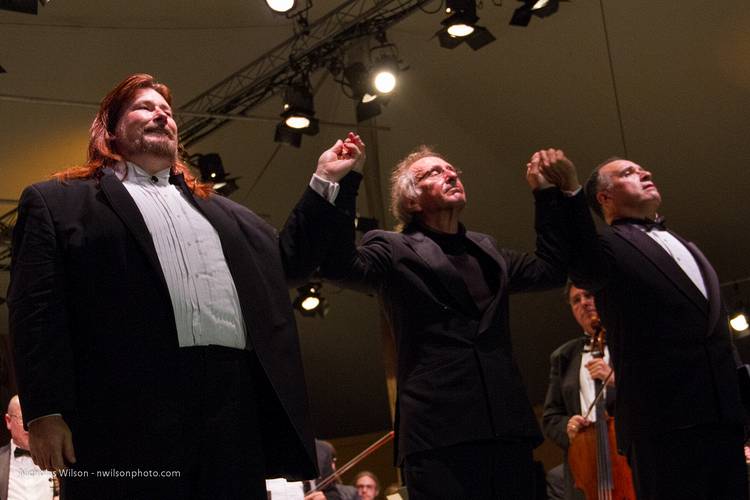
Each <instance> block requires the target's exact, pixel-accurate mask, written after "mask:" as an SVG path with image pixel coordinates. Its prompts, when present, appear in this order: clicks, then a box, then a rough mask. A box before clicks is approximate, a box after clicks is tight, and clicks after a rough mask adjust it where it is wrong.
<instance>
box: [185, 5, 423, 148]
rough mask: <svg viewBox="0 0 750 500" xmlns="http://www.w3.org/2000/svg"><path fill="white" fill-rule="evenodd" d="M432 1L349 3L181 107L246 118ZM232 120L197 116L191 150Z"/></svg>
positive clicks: (188, 138)
mask: <svg viewBox="0 0 750 500" xmlns="http://www.w3.org/2000/svg"><path fill="white" fill-rule="evenodd" d="M429 1H431V0H348V1H347V2H345V3H343V4H342V5H340V6H339V7H337V8H336V9H334V10H333V11H331V12H329V13H328V14H327V15H325V16H324V17H322V18H321V19H319V20H318V21H316V22H315V23H314V24H311V25H309V26H307V25H303V26H302V29H301V30H300V32H299V33H297V34H295V35H294V36H292V37H291V38H289V39H288V40H286V41H285V42H283V43H281V44H280V45H277V46H276V47H275V48H273V49H271V50H270V51H268V52H267V53H266V54H264V55H262V56H260V57H259V58H258V59H256V60H255V61H253V62H251V63H250V64H248V65H247V66H245V67H244V68H242V69H240V70H239V71H237V72H236V73H234V74H233V75H230V76H228V77H227V78H225V79H224V80H222V81H221V82H219V83H217V84H216V85H214V86H213V87H211V88H210V89H209V90H207V91H206V92H204V93H202V94H201V95H199V96H197V97H196V98H194V99H193V100H191V101H190V102H188V103H187V104H185V105H184V106H182V107H181V108H180V110H181V111H188V112H192V113H207V114H218V115H242V114H243V113H245V112H247V111H248V110H250V109H251V108H253V107H254V106H257V105H258V104H260V103H261V102H263V101H265V100H266V99H268V98H270V97H272V96H274V95H275V94H277V93H279V92H281V91H282V90H283V89H284V87H285V86H286V84H287V83H289V82H290V81H292V80H293V79H294V78H295V76H297V77H298V76H299V75H300V74H308V75H309V74H311V73H312V72H314V71H316V70H318V69H321V68H326V67H328V68H330V67H331V64H332V63H333V62H334V61H335V60H336V59H337V58H340V57H341V56H342V55H343V53H344V51H345V50H346V49H347V47H348V46H349V45H350V44H352V42H354V41H355V40H357V39H360V38H362V37H366V36H369V35H372V34H375V33H378V32H382V31H385V30H386V29H387V28H389V27H390V26H392V25H394V24H396V23H398V22H399V21H401V20H402V19H404V18H406V17H407V16H409V15H410V14H412V13H413V12H414V11H416V10H417V9H419V8H420V7H421V6H422V5H424V4H426V3H428V2H429ZM228 121H230V120H229V119H223V118H216V117H195V118H191V119H188V120H185V121H184V122H181V123H180V138H181V140H182V145H183V146H185V147H189V146H190V145H192V144H194V143H196V142H198V141H199V140H201V139H202V138H204V137H206V136H207V135H209V134H210V133H212V132H213V131H215V130H217V129H218V128H219V127H221V126H223V125H224V124H226V123H227V122H228Z"/></svg>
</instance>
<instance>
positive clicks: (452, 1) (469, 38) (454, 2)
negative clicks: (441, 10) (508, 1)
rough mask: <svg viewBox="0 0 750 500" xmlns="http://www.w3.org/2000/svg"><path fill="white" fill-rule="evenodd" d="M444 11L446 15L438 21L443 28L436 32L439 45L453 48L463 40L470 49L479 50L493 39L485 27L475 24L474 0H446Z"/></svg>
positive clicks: (477, 18)
mask: <svg viewBox="0 0 750 500" xmlns="http://www.w3.org/2000/svg"><path fill="white" fill-rule="evenodd" d="M445 12H446V13H447V14H448V17H446V18H445V19H443V20H442V21H441V22H440V24H442V25H443V28H442V29H440V31H438V32H437V33H436V36H437V37H438V41H439V42H440V46H441V47H443V48H445V49H454V48H456V47H458V46H459V45H461V43H462V42H464V41H465V42H466V43H467V44H468V45H469V47H471V48H472V49H474V50H479V49H481V48H482V47H484V46H485V45H487V44H488V43H490V42H493V41H495V37H494V36H493V35H492V33H490V31H489V30H488V29H487V28H485V27H483V26H478V25H477V21H479V17H477V6H476V3H475V1H474V0H447V7H446V9H445Z"/></svg>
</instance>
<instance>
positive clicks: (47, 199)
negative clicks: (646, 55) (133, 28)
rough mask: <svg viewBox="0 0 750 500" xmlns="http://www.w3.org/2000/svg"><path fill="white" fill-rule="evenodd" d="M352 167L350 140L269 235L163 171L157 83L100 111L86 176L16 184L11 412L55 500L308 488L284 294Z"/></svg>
mask: <svg viewBox="0 0 750 500" xmlns="http://www.w3.org/2000/svg"><path fill="white" fill-rule="evenodd" d="M363 158H364V144H362V142H361V141H360V140H359V137H358V136H356V135H354V134H349V136H348V137H347V138H346V139H345V140H344V141H337V142H336V144H335V145H334V146H333V147H331V148H330V149H329V150H327V151H325V152H324V153H323V155H322V156H321V157H320V160H319V162H318V170H317V172H316V175H315V176H314V177H313V180H312V181H311V183H310V189H307V190H306V191H305V193H304V195H303V197H302V199H301V200H300V202H299V203H298V204H297V206H296V207H295V208H294V210H293V211H292V213H291V215H290V217H289V220H288V221H287V223H286V225H285V227H284V229H283V230H282V231H281V232H280V233H279V234H277V233H276V232H275V231H274V229H273V228H271V227H270V226H268V225H267V224H266V223H265V222H264V221H262V220H261V219H260V218H259V217H257V216H256V215H255V214H253V213H252V212H250V211H249V210H248V209H247V208H245V207H243V206H241V205H238V204H237V203H234V202H232V201H230V200H228V199H226V198H223V197H221V196H218V195H216V194H215V193H213V192H212V189H211V187H210V186H208V185H205V184H202V183H200V182H198V181H197V180H196V179H195V178H194V177H193V176H192V175H191V174H190V172H189V171H188V169H187V167H186V165H185V164H184V163H182V162H181V161H180V160H179V158H178V133H177V125H176V124H175V121H174V119H173V116H172V109H171V95H170V91H169V89H168V88H167V87H166V86H165V85H163V84H160V83H157V82H156V81H155V80H154V79H153V78H152V77H151V76H149V75H143V74H139V75H133V76H130V77H128V78H127V79H125V80H124V81H123V82H121V83H120V84H119V85H118V86H117V87H115V88H114V89H113V90H112V91H111V92H110V93H109V94H108V95H107V96H106V97H105V98H104V100H103V101H102V103H101V107H100V109H99V112H98V113H97V115H96V118H95V119H94V122H93V124H92V126H91V139H90V143H89V150H88V161H87V163H86V164H85V165H83V166H80V167H75V168H72V169H68V170H65V171H63V172H59V173H58V174H55V176H54V177H55V179H53V180H50V181H47V182H42V183H39V184H35V185H33V186H30V187H28V188H27V189H26V190H25V191H24V192H23V195H22V196H21V201H20V203H19V217H18V222H17V225H16V228H15V232H14V236H13V261H12V270H11V284H10V289H9V297H8V305H9V309H10V328H11V335H12V338H13V342H14V348H15V356H16V371H17V375H18V385H19V393H20V398H21V401H22V403H23V407H24V415H23V416H24V420H25V424H26V425H27V426H28V429H29V432H30V446H31V453H32V457H33V459H34V461H35V462H36V463H37V464H38V465H39V466H40V467H42V468H44V469H47V470H57V471H63V472H62V475H63V491H64V493H65V494H66V497H67V498H72V499H79V498H88V499H94V498H96V499H101V498H118V499H123V500H126V499H127V500H133V499H156V498H159V499H169V498H175V499H177V498H179V499H186V498H211V499H231V500H235V499H240V498H242V499H246V498H251V499H256V498H257V499H265V498H266V492H265V487H264V483H263V478H265V477H278V476H285V477H288V478H292V479H302V478H309V477H315V476H317V473H316V468H315V449H314V446H313V437H312V431H311V424H310V420H309V414H308V413H309V412H308V407H307V400H306V393H305V383H304V377H303V372H302V363H301V359H300V352H299V341H298V338H297V331H296V326H295V322H294V316H293V312H292V308H291V305H290V302H289V295H288V290H287V287H288V285H295V284H298V283H299V282H300V281H302V280H305V279H307V278H308V277H309V275H310V274H311V273H312V271H313V270H314V269H315V268H316V267H317V265H318V263H319V260H320V259H321V257H322V255H323V254H324V253H325V251H326V248H327V244H328V241H329V240H330V239H331V231H334V230H336V228H337V224H338V223H339V221H341V223H343V224H345V221H346V219H347V218H346V216H345V215H344V214H343V213H341V212H339V210H338V209H337V208H336V207H335V206H334V205H333V204H332V201H333V200H334V199H335V196H336V192H337V184H336V181H337V180H338V177H339V174H337V173H332V172H341V171H346V170H347V169H348V168H351V166H353V165H355V164H361V162H362V161H363ZM342 166H343V167H344V168H342Z"/></svg>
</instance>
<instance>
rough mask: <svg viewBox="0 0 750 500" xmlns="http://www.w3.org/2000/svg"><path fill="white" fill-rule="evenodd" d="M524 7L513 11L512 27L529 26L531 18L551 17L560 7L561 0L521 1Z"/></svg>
mask: <svg viewBox="0 0 750 500" xmlns="http://www.w3.org/2000/svg"><path fill="white" fill-rule="evenodd" d="M519 1H520V2H523V5H522V6H520V7H518V8H517V9H516V10H515V11H513V17H511V19H510V24H511V26H528V25H529V22H531V16H537V17H547V16H551V15H552V14H554V13H555V12H557V9H558V8H559V7H560V2H559V0H519Z"/></svg>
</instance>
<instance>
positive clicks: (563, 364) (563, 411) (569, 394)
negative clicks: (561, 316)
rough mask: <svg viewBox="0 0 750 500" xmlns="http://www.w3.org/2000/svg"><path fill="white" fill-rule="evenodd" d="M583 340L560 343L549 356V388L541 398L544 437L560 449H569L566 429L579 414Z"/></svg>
mask: <svg viewBox="0 0 750 500" xmlns="http://www.w3.org/2000/svg"><path fill="white" fill-rule="evenodd" d="M585 344H586V338H585V337H580V338H577V339H573V340H569V341H568V342H566V343H564V344H563V345H561V346H560V347H558V348H557V349H555V351H554V352H553V353H552V354H551V355H550V371H549V386H548V387H547V396H546V397H545V399H544V413H543V416H542V429H543V431H544V435H545V436H547V437H548V438H549V439H551V440H552V441H554V442H555V444H556V445H557V446H559V447H560V448H562V449H563V450H567V449H568V447H569V446H570V441H569V440H568V433H567V432H566V430H565V429H566V428H567V426H568V420H570V417H572V416H573V415H581V395H580V391H581V383H580V370H581V353H582V352H583V346H584V345H585Z"/></svg>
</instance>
